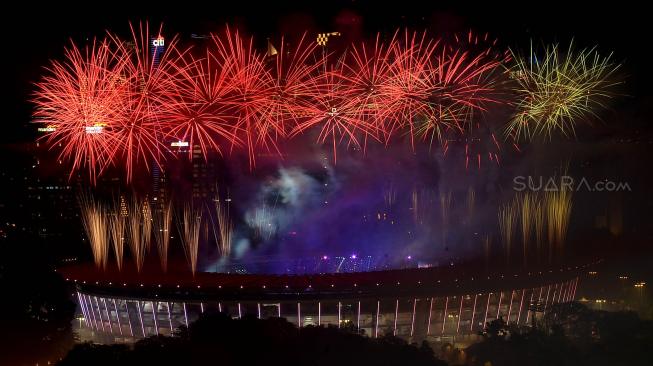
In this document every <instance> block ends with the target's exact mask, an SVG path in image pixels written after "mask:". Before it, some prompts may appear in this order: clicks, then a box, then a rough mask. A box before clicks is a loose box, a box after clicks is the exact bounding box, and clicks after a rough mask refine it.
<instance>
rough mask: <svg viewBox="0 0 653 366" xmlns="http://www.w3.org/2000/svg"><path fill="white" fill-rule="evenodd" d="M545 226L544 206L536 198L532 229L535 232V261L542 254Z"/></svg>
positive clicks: (538, 198)
mask: <svg viewBox="0 0 653 366" xmlns="http://www.w3.org/2000/svg"><path fill="white" fill-rule="evenodd" d="M545 224H546V216H545V215H544V204H543V203H542V200H541V198H540V197H539V196H538V197H537V199H536V201H535V207H534V209H533V229H534V231H535V245H536V250H537V259H538V260H539V259H540V256H541V254H542V242H543V241H544V229H545Z"/></svg>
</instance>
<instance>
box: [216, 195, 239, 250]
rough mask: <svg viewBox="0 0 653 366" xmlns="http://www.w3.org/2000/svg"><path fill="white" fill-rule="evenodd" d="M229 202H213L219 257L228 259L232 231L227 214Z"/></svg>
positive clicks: (227, 200) (232, 226) (232, 225)
mask: <svg viewBox="0 0 653 366" xmlns="http://www.w3.org/2000/svg"><path fill="white" fill-rule="evenodd" d="M229 202H230V199H226V200H225V201H224V202H223V201H221V200H220V199H219V198H216V200H215V211H216V215H217V224H218V225H217V226H218V233H219V238H217V239H218V248H219V249H220V255H221V256H222V257H225V258H227V257H229V254H230V253H231V236H232V233H233V230H234V224H233V221H232V220H231V216H230V213H229Z"/></svg>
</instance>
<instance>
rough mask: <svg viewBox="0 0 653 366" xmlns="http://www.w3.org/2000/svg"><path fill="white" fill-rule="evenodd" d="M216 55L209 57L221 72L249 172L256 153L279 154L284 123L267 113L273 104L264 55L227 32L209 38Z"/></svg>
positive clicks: (268, 72) (251, 41) (250, 44)
mask: <svg viewBox="0 0 653 366" xmlns="http://www.w3.org/2000/svg"><path fill="white" fill-rule="evenodd" d="M211 37H212V39H213V43H214V45H215V46H216V51H215V53H214V54H212V55H211V57H213V58H214V59H215V60H216V61H217V63H218V65H219V66H220V67H221V68H222V72H224V75H225V77H226V78H227V83H228V85H229V86H228V89H229V93H228V98H226V100H225V103H226V105H227V106H228V107H229V113H231V114H232V116H233V117H234V118H235V122H234V129H235V130H236V131H237V132H238V133H239V134H242V135H244V136H243V137H242V140H243V143H244V145H245V148H246V149H247V155H248V157H249V165H250V169H253V168H254V167H255V166H256V149H257V148H258V147H263V148H265V149H268V150H275V151H277V152H278V151H279V149H278V146H277V139H278V138H279V137H284V136H285V128H284V126H283V124H282V122H283V121H281V120H280V119H278V118H276V116H273V115H271V114H270V113H269V105H270V104H271V103H272V102H273V98H272V95H273V92H274V80H273V77H272V75H271V73H270V71H269V70H268V69H267V68H266V65H265V55H263V54H261V53H259V52H256V51H255V50H254V46H253V40H252V39H251V38H250V39H249V40H248V41H246V40H244V39H243V38H242V37H241V36H240V34H239V33H238V32H237V31H236V32H231V30H230V29H229V28H227V29H226V31H225V32H224V35H222V36H217V35H212V36H211Z"/></svg>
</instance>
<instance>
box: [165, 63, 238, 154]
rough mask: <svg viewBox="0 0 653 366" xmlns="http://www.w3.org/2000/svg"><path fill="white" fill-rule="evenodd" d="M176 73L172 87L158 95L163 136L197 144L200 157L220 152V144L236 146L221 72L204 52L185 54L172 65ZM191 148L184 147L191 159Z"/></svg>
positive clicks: (227, 84)
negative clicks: (174, 86) (201, 55)
mask: <svg viewBox="0 0 653 366" xmlns="http://www.w3.org/2000/svg"><path fill="white" fill-rule="evenodd" d="M173 65H174V67H176V68H177V70H178V71H177V72H176V73H177V74H178V75H179V77H178V81H177V85H176V88H174V89H173V90H172V91H171V92H170V93H164V94H162V95H161V96H160V98H159V101H160V105H161V113H160V123H161V129H162V131H163V134H164V135H165V138H166V139H168V140H171V141H183V142H187V143H188V146H192V147H195V146H197V147H199V149H200V150H201V152H202V154H203V156H204V159H208V154H209V151H211V150H214V151H216V152H218V153H219V154H222V153H223V147H222V143H223V142H224V144H227V145H229V146H232V147H233V146H239V145H240V144H241V141H240V139H239V137H238V136H237V134H236V132H237V130H236V129H235V128H234V121H233V118H232V116H231V114H230V111H229V106H228V103H227V102H228V99H227V98H228V97H229V90H230V87H229V83H228V81H229V80H228V78H227V77H226V75H225V71H224V69H223V68H221V67H220V66H219V65H218V63H217V62H216V61H215V58H214V57H213V56H212V54H211V53H210V52H209V51H207V54H206V56H204V57H203V58H199V59H194V58H193V57H192V56H190V55H188V56H186V57H185V58H183V59H182V60H181V61H180V62H179V63H177V64H173ZM192 154H193V149H188V158H189V159H191V158H192Z"/></svg>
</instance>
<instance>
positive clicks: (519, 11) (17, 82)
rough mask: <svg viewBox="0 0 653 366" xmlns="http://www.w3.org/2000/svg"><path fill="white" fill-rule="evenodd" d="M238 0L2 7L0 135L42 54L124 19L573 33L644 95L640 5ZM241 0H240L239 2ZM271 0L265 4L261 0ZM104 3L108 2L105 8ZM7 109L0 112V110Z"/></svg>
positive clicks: (646, 64) (562, 37) (518, 41)
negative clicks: (615, 63) (610, 57)
mask: <svg viewBox="0 0 653 366" xmlns="http://www.w3.org/2000/svg"><path fill="white" fill-rule="evenodd" d="M234 3H237V4H242V5H238V6H236V5H233V4H232V5H225V4H224V2H221V1H220V2H215V4H214V5H212V6H206V5H202V4H200V3H197V2H193V1H187V2H179V4H178V5H175V6H172V5H163V2H161V3H160V4H159V3H152V4H151V5H150V6H134V5H133V4H129V3H123V4H120V3H116V2H112V3H111V4H110V5H109V4H108V3H106V2H88V4H86V5H83V6H82V5H80V4H76V5H74V6H59V5H56V6H55V5H45V6H41V5H36V4H31V3H30V4H26V5H21V6H19V7H18V8H14V9H12V10H10V11H8V12H5V16H4V19H3V20H2V21H1V22H0V24H2V25H1V26H2V28H3V31H2V33H1V34H3V35H4V36H3V39H2V42H3V43H4V45H3V47H2V49H3V57H2V58H1V59H2V62H3V63H4V65H3V66H4V67H3V70H5V71H6V73H5V76H4V77H3V79H4V83H3V84H4V87H5V91H6V93H7V94H6V96H5V98H3V103H7V104H6V105H5V106H4V107H3V110H5V116H6V117H5V118H4V121H3V124H4V128H3V131H5V133H3V134H2V137H1V138H0V139H1V140H0V141H3V142H14V141H16V140H19V139H24V138H26V137H27V136H29V135H28V134H27V135H26V132H27V131H28V130H29V129H28V128H26V126H25V123H26V122H27V121H28V120H29V113H30V110H31V106H30V105H29V103H26V100H27V99H28V98H29V93H30V92H31V90H32V86H31V83H33V82H34V81H35V80H37V79H38V77H39V75H40V73H41V72H42V70H41V67H43V66H45V65H47V63H48V59H50V58H53V57H55V58H56V57H59V56H60V55H61V53H62V51H63V48H64V46H65V45H66V44H67V43H68V42H69V39H73V40H76V41H80V42H81V41H83V40H84V39H85V38H87V37H93V36H102V35H103V34H104V31H105V30H106V29H110V30H112V31H113V32H117V33H125V32H127V31H128V29H129V28H128V21H130V20H131V21H138V20H149V21H150V22H151V23H158V22H161V21H163V22H164V24H165V28H166V29H167V31H169V32H178V33H180V34H181V36H182V37H188V36H189V35H190V34H191V33H208V32H209V31H212V30H219V29H220V28H221V27H223V26H224V24H226V23H229V24H236V25H237V26H238V27H239V28H242V29H245V30H246V31H247V32H248V33H250V34H252V35H254V36H255V37H256V38H257V39H259V40H265V37H268V36H273V35H277V34H279V33H286V34H287V33H293V32H296V33H301V32H304V31H309V32H318V31H333V30H336V29H343V30H346V31H347V32H348V33H356V34H359V35H360V37H369V36H370V35H373V34H374V33H376V32H377V31H381V32H392V31H394V30H395V29H397V28H402V27H409V28H411V29H416V30H422V29H428V30H430V31H431V32H432V34H438V33H445V32H452V31H458V32H464V31H467V30H468V29H472V30H474V31H475V32H477V33H482V32H490V34H491V35H493V36H495V37H497V38H499V40H500V42H501V43H502V44H503V45H504V46H510V47H515V46H519V47H522V48H523V47H527V46H528V44H529V41H530V39H533V40H534V41H535V42H536V43H538V42H542V41H543V42H552V41H559V42H562V43H563V44H566V43H567V42H568V41H569V40H571V39H572V38H573V39H574V41H575V42H576V43H577V44H579V45H582V46H594V45H598V46H599V49H600V50H601V51H602V52H604V53H608V52H614V58H615V60H619V61H621V62H623V64H624V66H623V70H624V73H625V74H626V75H627V85H626V90H625V92H626V93H627V94H628V96H629V97H628V98H625V99H624V101H625V103H639V102H644V100H645V97H647V96H648V95H650V91H649V90H650V85H652V82H653V78H652V77H651V73H650V72H649V69H650V57H649V48H650V43H651V37H650V35H651V32H650V22H651V19H650V12H649V11H647V10H645V9H644V8H643V7H641V6H639V7H638V6H633V5H628V4H625V3H623V2H619V3H618V5H619V7H616V6H615V4H616V3H615V4H613V5H611V6H604V5H599V6H596V5H585V6H574V5H571V4H570V3H571V2H566V3H560V4H556V3H553V2H521V3H517V4H519V5H512V6H504V7H503V8H502V7H500V6H490V5H484V6H478V5H472V4H471V3H467V2H462V3H461V4H459V5H455V6H454V5H448V4H449V3H451V2H448V3H446V5H442V3H443V2H437V1H420V2H417V1H390V2H384V3H382V2H380V1H310V2H293V1H290V2H282V1H273V2H267V3H266V4H267V5H261V4H256V2H252V1H247V2H244V1H243V2H234ZM245 3H246V4H245ZM270 3H273V4H270ZM109 6H110V7H109ZM7 112H8V114H7Z"/></svg>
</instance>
